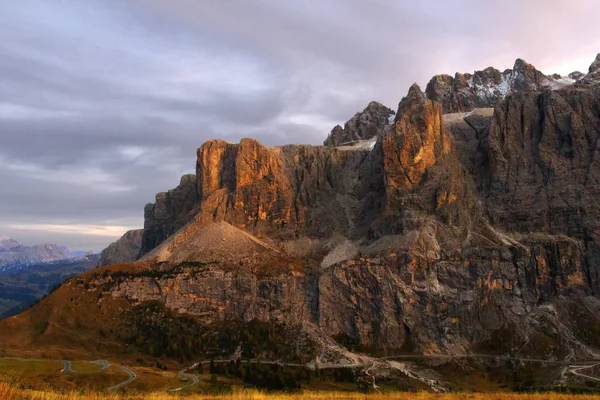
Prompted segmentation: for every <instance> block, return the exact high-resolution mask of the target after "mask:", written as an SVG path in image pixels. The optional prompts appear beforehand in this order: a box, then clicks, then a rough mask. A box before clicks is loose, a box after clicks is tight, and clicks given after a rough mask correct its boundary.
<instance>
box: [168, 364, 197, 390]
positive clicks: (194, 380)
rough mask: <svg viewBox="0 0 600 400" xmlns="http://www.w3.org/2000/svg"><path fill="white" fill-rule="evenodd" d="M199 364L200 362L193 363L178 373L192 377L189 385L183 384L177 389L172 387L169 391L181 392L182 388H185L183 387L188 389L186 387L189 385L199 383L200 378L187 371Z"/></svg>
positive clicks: (187, 377)
mask: <svg viewBox="0 0 600 400" xmlns="http://www.w3.org/2000/svg"><path fill="white" fill-rule="evenodd" d="M198 364H199V363H196V364H194V365H192V366H191V367H189V368H185V369H182V370H181V371H179V372H178V373H177V375H179V376H181V377H183V378H185V379H187V380H190V379H191V380H192V383H188V384H187V385H184V386H181V387H178V388H175V389H170V390H169V392H179V391H180V390H183V389H186V388H189V387H192V386H194V385H197V384H199V383H200V380H199V379H198V377H197V376H196V375H194V374H188V373H187V371H188V370H190V369H193V368H196V367H197V366H198Z"/></svg>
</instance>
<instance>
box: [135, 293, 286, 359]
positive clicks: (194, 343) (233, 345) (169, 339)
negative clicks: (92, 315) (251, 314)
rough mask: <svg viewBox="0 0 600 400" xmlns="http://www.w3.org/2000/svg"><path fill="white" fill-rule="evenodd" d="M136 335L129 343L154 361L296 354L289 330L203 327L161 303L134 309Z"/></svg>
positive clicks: (271, 326) (230, 323) (255, 326)
mask: <svg viewBox="0 0 600 400" xmlns="http://www.w3.org/2000/svg"><path fill="white" fill-rule="evenodd" d="M127 318H128V319H129V320H130V322H132V326H133V331H132V334H131V335H130V337H129V340H128V342H129V343H130V344H135V346H136V347H137V348H138V349H139V350H140V351H142V352H145V353H147V354H149V355H151V356H154V357H171V358H177V359H179V360H181V361H191V360H198V359H205V360H206V359H209V358H218V357H224V356H228V355H231V354H233V353H234V352H235V351H236V350H237V349H241V352H242V357H243V358H256V357H263V358H268V359H279V358H281V357H283V356H284V355H287V356H290V355H293V354H294V350H293V349H291V348H289V346H287V345H286V340H285V337H284V335H285V328H284V327H283V326H279V325H276V324H272V323H264V322H259V321H252V322H249V323H247V324H243V323H240V322H233V321H224V322H220V323H214V324H212V325H210V326H207V325H203V324H200V323H199V321H198V320H196V319H195V318H194V317H192V316H187V315H178V314H175V313H174V312H173V311H171V310H170V309H167V308H165V307H164V306H163V305H162V304H161V303H159V302H157V301H153V302H146V303H142V304H140V305H138V306H136V307H134V308H133V309H132V310H131V311H130V312H129V314H128V317H127Z"/></svg>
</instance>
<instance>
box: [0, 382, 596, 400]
mask: <svg viewBox="0 0 600 400" xmlns="http://www.w3.org/2000/svg"><path fill="white" fill-rule="evenodd" d="M180 397H181V398H185V399H190V400H328V399H331V400H344V399H348V400H429V399H432V400H592V399H594V400H596V399H600V395H569V394H556V393H540V394H514V393H498V394H496V393H457V394H433V393H426V392H421V393H386V394H360V393H340V392H302V393H295V394H278V393H272V394H271V393H263V392H259V391H255V390H245V391H239V392H234V393H232V394H225V395H195V394H192V395H185V397H183V396H178V395H171V394H167V393H164V392H163V393H144V394H134V395H128V394H118V393H103V392H77V391H71V392H66V393H59V392H54V391H50V390H30V389H20V388H19V387H18V384H15V383H10V382H3V383H0V399H2V400H5V399H6V400H9V399H18V400H76V399H79V400H146V399H147V400H167V399H169V400H171V399H174V398H175V399H176V398H180Z"/></svg>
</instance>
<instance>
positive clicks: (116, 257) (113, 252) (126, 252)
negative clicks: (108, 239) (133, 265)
mask: <svg viewBox="0 0 600 400" xmlns="http://www.w3.org/2000/svg"><path fill="white" fill-rule="evenodd" d="M143 231H144V230H143V229H134V230H130V231H127V232H125V234H123V236H121V238H119V240H117V241H116V242H113V243H111V244H109V245H108V247H107V248H105V249H104V250H102V253H100V260H99V262H98V266H99V267H104V266H107V265H113V264H122V263H130V262H134V261H135V260H137V259H138V257H139V255H140V250H141V248H142V233H143Z"/></svg>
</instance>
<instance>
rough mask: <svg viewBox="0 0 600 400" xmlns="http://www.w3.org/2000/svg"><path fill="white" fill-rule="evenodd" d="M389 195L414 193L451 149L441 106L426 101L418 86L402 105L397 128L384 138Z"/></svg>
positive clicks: (414, 86)
mask: <svg viewBox="0 0 600 400" xmlns="http://www.w3.org/2000/svg"><path fill="white" fill-rule="evenodd" d="M382 150H383V168H384V171H385V174H384V176H385V187H386V194H387V196H389V197H393V196H395V195H396V194H395V192H396V190H397V189H405V190H410V189H411V188H412V187H413V186H416V185H418V184H419V183H420V181H421V179H422V177H423V175H424V174H425V171H427V169H428V168H429V167H431V166H432V165H433V164H435V162H436V160H437V159H438V158H440V157H441V156H442V155H443V154H445V153H447V152H448V150H449V138H448V137H447V134H446V132H445V131H444V129H443V127H442V108H441V106H440V104H439V103H437V102H433V101H431V100H427V99H425V96H424V94H423V92H421V89H420V88H419V86H418V85H416V84H415V85H413V86H411V88H410V90H409V92H408V95H407V96H406V97H405V98H403V99H402V101H401V102H400V105H399V106H398V114H397V116H396V121H395V127H394V129H393V130H391V131H388V133H387V134H386V135H384V136H383V138H382Z"/></svg>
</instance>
